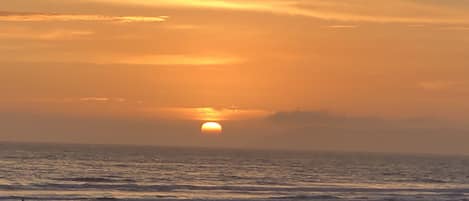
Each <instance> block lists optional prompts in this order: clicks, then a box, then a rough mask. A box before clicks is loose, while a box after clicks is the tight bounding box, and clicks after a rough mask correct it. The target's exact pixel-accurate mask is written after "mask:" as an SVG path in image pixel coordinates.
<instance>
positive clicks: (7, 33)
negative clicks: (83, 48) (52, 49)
mask: <svg viewBox="0 0 469 201" xmlns="http://www.w3.org/2000/svg"><path fill="white" fill-rule="evenodd" d="M93 34H95V32H94V31H89V30H69V29H52V30H42V31H41V30H36V29H32V28H28V27H4V29H3V30H2V32H1V33H0V39H32V40H68V39H77V38H83V37H88V36H91V35H93Z"/></svg>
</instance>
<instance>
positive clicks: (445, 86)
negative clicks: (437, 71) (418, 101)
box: [418, 80, 460, 91]
mask: <svg viewBox="0 0 469 201" xmlns="http://www.w3.org/2000/svg"><path fill="white" fill-rule="evenodd" d="M459 84H460V83H457V82H454V81H444V80H437V81H425V82H420V83H418V86H419V87H420V88H422V89H424V90H427V91H444V90H449V89H452V88H454V87H457V86H458V85H459Z"/></svg>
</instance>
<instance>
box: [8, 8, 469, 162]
mask: <svg viewBox="0 0 469 201" xmlns="http://www.w3.org/2000/svg"><path fill="white" fill-rule="evenodd" d="M468 58H469V1H466V0H347V1H342V0H251V1H244V0H74V1H62V0H15V1H5V2H2V3H1V4H0V92H1V93H0V131H1V132H0V141H15V142H64V143H93V144H145V145H160V146H203V147H230V148H258V149H305V150H339V151H371V152H375V151H376V152H419V153H442V154H446V153H457V154H469V146H467V143H465V142H468V141H469V76H468V75H469V59H468ZM207 121H216V122H219V123H220V124H222V126H223V133H222V134H221V135H217V136H207V135H203V134H201V133H200V125H201V124H202V123H204V122H207Z"/></svg>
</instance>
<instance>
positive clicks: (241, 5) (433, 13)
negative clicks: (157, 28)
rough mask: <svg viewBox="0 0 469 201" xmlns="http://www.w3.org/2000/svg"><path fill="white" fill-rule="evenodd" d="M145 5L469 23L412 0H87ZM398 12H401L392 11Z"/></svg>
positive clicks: (449, 10) (468, 17) (448, 10)
mask: <svg viewBox="0 0 469 201" xmlns="http://www.w3.org/2000/svg"><path fill="white" fill-rule="evenodd" d="M85 1H94V2H104V3H116V4H133V5H144V6H159V7H161V6H167V7H193V8H209V9H229V10H244V11H257V12H269V13H273V14H281V15H294V16H304V17H311V18H316V19H321V20H331V21H343V22H377V23H456V24H458V23H469V14H467V12H463V11H461V10H458V8H454V7H448V6H441V5H435V4H432V2H425V1H409V0H393V1H380V0H350V1H339V0H315V1H301V0H264V1H258V0H255V1H234V0H85ZM390 8H392V10H399V12H398V13H396V12H390Z"/></svg>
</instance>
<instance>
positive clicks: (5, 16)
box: [0, 11, 168, 23]
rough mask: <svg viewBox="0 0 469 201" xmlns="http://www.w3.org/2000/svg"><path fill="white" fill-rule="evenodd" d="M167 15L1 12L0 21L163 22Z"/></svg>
mask: <svg viewBox="0 0 469 201" xmlns="http://www.w3.org/2000/svg"><path fill="white" fill-rule="evenodd" d="M167 19H168V16H157V17H150V16H108V15H80V14H52V13H26V12H1V11H0V22H69V21H84V22H116V23H130V22H163V21H166V20H167Z"/></svg>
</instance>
